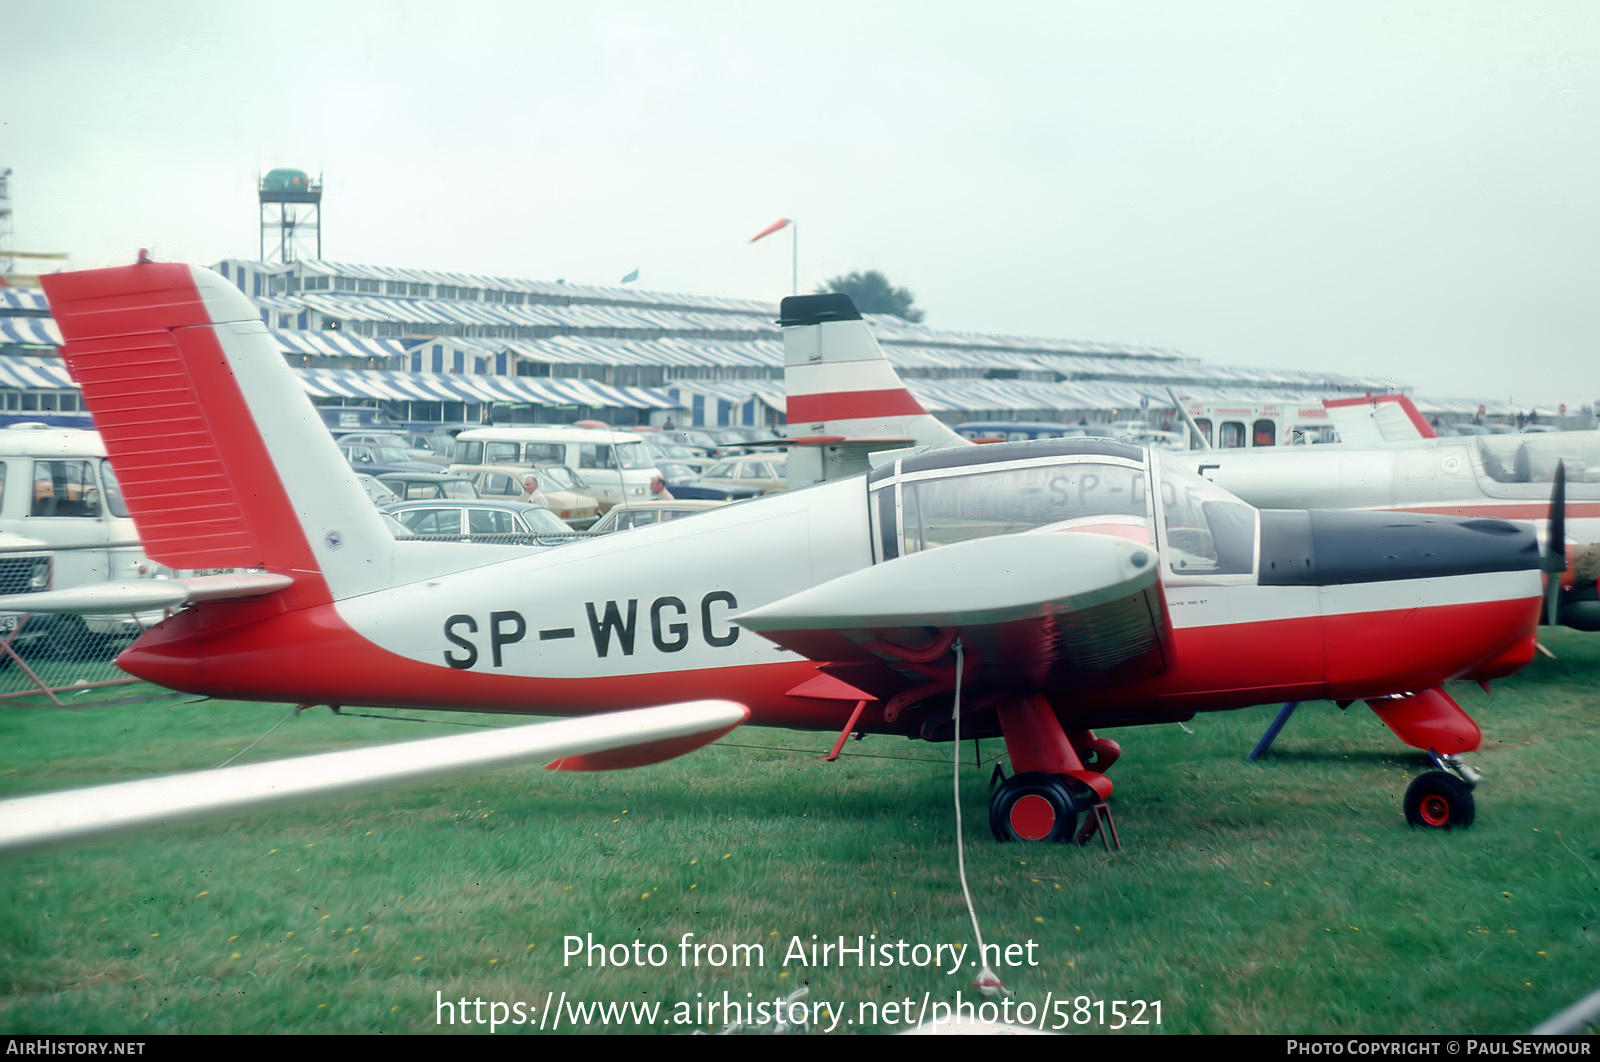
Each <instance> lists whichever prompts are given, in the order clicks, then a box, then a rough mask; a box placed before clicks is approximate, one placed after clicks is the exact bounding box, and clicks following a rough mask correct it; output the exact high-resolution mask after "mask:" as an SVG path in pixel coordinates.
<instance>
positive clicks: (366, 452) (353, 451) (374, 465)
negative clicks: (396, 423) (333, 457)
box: [339, 442, 439, 476]
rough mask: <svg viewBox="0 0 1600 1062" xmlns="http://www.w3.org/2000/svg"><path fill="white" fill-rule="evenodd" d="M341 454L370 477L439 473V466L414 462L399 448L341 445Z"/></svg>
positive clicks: (369, 444)
mask: <svg viewBox="0 0 1600 1062" xmlns="http://www.w3.org/2000/svg"><path fill="white" fill-rule="evenodd" d="M339 452H340V453H341V454H344V459H345V460H346V461H349V462H350V467H351V468H353V469H355V470H356V471H357V472H365V473H367V474H368V475H369V476H381V475H383V473H385V472H437V471H439V466H438V465H434V464H428V463H427V462H424V461H416V460H413V459H412V457H411V454H410V453H409V452H408V451H406V450H404V449H402V448H401V447H398V446H383V445H379V444H376V443H343V442H342V443H340V444H339Z"/></svg>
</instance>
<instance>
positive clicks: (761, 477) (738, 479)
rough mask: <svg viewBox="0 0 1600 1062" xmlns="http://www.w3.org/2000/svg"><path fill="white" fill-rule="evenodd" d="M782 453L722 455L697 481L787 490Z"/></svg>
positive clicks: (705, 484) (703, 484)
mask: <svg viewBox="0 0 1600 1062" xmlns="http://www.w3.org/2000/svg"><path fill="white" fill-rule="evenodd" d="M784 462H785V457H784V455H783V454H741V455H740V456H738V457H724V458H723V459H722V460H721V461H718V462H717V463H716V464H714V465H712V466H711V467H710V468H709V469H707V470H706V474H705V475H703V476H701V477H700V478H699V479H698V480H697V481H696V482H695V485H696V486H701V487H757V488H759V489H760V490H761V493H763V494H774V493H776V492H778V491H780V490H787V489H788V487H789V482H788V480H786V479H784V478H783V475H784Z"/></svg>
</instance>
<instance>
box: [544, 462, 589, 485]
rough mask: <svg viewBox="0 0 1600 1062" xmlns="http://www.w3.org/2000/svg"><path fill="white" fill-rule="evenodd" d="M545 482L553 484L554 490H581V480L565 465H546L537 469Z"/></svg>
mask: <svg viewBox="0 0 1600 1062" xmlns="http://www.w3.org/2000/svg"><path fill="white" fill-rule="evenodd" d="M539 475H540V476H542V477H543V481H544V483H545V484H547V485H548V484H554V486H555V489H556V490H582V489H583V488H584V486H585V484H584V482H583V480H581V479H579V478H578V476H577V474H576V473H575V472H573V471H572V469H570V468H568V467H567V466H566V465H547V466H545V467H543V468H541V469H539Z"/></svg>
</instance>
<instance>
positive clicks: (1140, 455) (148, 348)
mask: <svg viewBox="0 0 1600 1062" xmlns="http://www.w3.org/2000/svg"><path fill="white" fill-rule="evenodd" d="M45 286H46V292H47V295H48V297H49V300H50V304H51V307H52V310H53V312H54V315H55V319H56V321H57V322H58V323H59V324H60V327H61V330H62V332H63V334H64V335H65V337H66V345H65V347H64V348H63V356H64V357H65V359H66V361H67V363H68V365H69V367H70V369H71V371H72V373H73V375H74V376H75V378H76V379H77V380H78V381H79V383H80V384H81V386H82V388H83V394H84V398H85V401H86V402H87V403H88V406H89V408H90V410H91V411H92V412H93V414H94V417H95V421H96V424H97V426H98V427H99V429H100V431H101V433H102V435H103V437H104V439H105V442H106V446H107V449H108V452H109V454H110V456H111V461H112V463H113V465H114V466H115V468H116V470H117V474H118V477H119V479H120V481H121V484H122V487H123V490H124V492H125V495H126V501H127V504H128V507H129V508H130V509H131V511H132V513H133V516H134V519H135V520H136V521H137V523H138V527H139V531H140V535H141V538H142V540H143V543H144V545H145V548H146V551H147V552H148V554H149V555H150V556H151V557H153V558H155V559H157V560H159V561H160V562H161V563H163V564H165V565H168V566H169V567H171V568H174V569H234V570H243V571H242V572H241V573H240V574H234V575H213V576H207V577H203V578H198V579H192V580H178V579H174V580H170V581H141V582H135V583H129V584H121V585H118V586H114V587H108V588H97V590H96V591H95V592H94V593H93V594H92V595H89V597H92V599H89V598H88V597H83V596H79V592H77V591H62V592H60V593H48V592H47V594H32V595H28V598H29V599H28V600H27V601H20V600H18V599H15V598H13V599H0V609H18V608H24V607H27V608H32V609H34V610H36V611H37V610H40V609H41V608H42V607H43V608H53V609H57V610H61V611H73V610H81V611H85V612H89V611H93V612H105V611H108V610H109V609H113V608H132V607H139V608H150V607H152V606H153V605H155V604H162V605H166V606H170V607H176V606H179V605H182V604H187V607H183V608H180V609H179V610H178V611H176V612H175V613H173V614H172V615H171V616H170V617H169V618H167V619H165V620H164V621H163V622H161V623H160V624H159V625H157V626H155V627H154V628H152V629H151V630H149V631H148V632H146V633H145V634H144V635H142V636H141V637H140V638H139V639H138V640H137V641H136V642H135V643H134V644H133V645H132V646H131V647H130V648H129V649H127V650H126V651H124V652H123V653H122V654H121V656H120V657H119V658H118V664H119V666H121V667H122V668H124V669H125V670H126V671H128V672H130V673H132V674H134V675H136V676H139V677H142V678H145V679H148V680H150V681H152V682H155V683H159V684H161V685H163V686H167V687H170V688H173V689H176V690H183V691H187V692H191V693H196V694H205V695H211V696H215V697H222V698H234V699H246V700H261V701H276V702H294V703H301V704H328V705H333V706H344V705H376V706H390V707H404V708H428V709H447V710H449V709H454V710H466V711H477V712H484V711H488V712H506V713H529V714H540V715H589V714H594V713H607V712H614V711H620V710H623V709H634V708H638V707H640V706H648V705H662V704H668V703H671V702H679V701H688V700H701V699H705V698H718V699H721V700H724V701H731V702H735V703H736V704H737V705H740V706H743V707H742V710H740V711H739V713H738V716H737V717H736V718H734V719H733V720H732V721H731V722H729V721H727V720H723V721H722V722H718V723H715V724H712V723H706V724H704V725H702V726H700V727H699V728H698V729H697V730H694V732H693V733H692V734H689V735H687V736H679V737H676V738H673V739H670V740H667V741H658V742H652V743H649V744H647V745H645V746H643V747H641V746H639V745H638V744H634V745H632V746H630V747H628V748H625V749H623V750H620V751H613V752H601V753H594V754H584V755H579V756H575V757H570V758H568V759H566V760H564V761H561V762H560V763H559V764H552V766H557V765H559V766H564V767H567V768H579V769H585V768H602V767H613V766H628V765H633V764H637V763H642V762H656V761H658V760H661V759H665V758H668V757H669V756H671V755H677V754H680V753H682V752H685V751H687V750H688V749H689V748H692V747H696V746H697V745H699V744H703V743H704V742H705V741H707V740H710V739H712V738H713V737H715V736H717V734H719V733H722V732H725V731H726V730H727V729H730V728H731V726H732V725H737V722H738V720H739V718H743V719H747V720H748V722H749V723H751V724H754V725H761V726H777V727H792V728H802V729H810V730H821V731H829V732H837V733H838V735H839V738H838V743H837V744H836V746H835V750H834V753H835V755H837V752H838V749H839V747H840V746H842V744H843V743H844V741H845V739H846V738H847V737H848V736H849V735H850V734H852V733H855V734H898V735H904V736H907V737H912V738H922V739H927V740H933V741H939V740H948V739H950V738H951V736H952V732H953V725H952V723H953V721H952V705H953V704H957V705H959V711H960V713H961V732H962V734H963V736H972V737H985V736H990V737H993V736H999V737H1002V738H1003V739H1004V742H1005V745H1006V751H1007V753H1008V755H1009V757H1010V759H1011V765H1012V768H1013V770H1014V772H1015V773H1014V774H1013V775H1012V776H1011V777H1009V778H1007V779H1006V780H1005V781H1004V782H1003V783H1001V784H1000V785H999V786H998V787H996V788H995V789H994V791H993V793H992V796H991V802H990V825H991V827H992V829H993V832H994V833H995V835H996V836H997V837H999V838H1001V839H1009V840H1018V839H1021V840H1029V841H1043V840H1055V841H1060V840H1068V839H1072V838H1074V836H1075V835H1076V834H1077V830H1076V825H1077V821H1078V817H1079V815H1080V813H1081V812H1083V811H1085V810H1088V809H1089V808H1091V807H1094V806H1095V805H1101V804H1103V803H1104V801H1105V800H1106V798H1107V797H1108V796H1109V795H1110V793H1111V782H1110V780H1109V778H1108V777H1107V775H1106V771H1107V770H1108V769H1109V768H1110V767H1111V765H1112V764H1113V763H1114V762H1115V761H1116V759H1117V757H1118V755H1119V753H1120V750H1119V749H1118V747H1117V745H1116V744H1115V743H1114V742H1112V741H1110V740H1107V739H1105V738H1101V737H1097V736H1096V735H1095V728H1097V727H1106V726H1124V725H1130V724H1143V723H1160V722H1170V721H1181V720H1186V719H1189V718H1191V717H1192V716H1193V715H1194V714H1195V713H1197V712H1205V711H1216V710H1221V709H1228V708H1239V707H1245V706H1249V705H1256V704H1263V703H1268V702H1272V701H1281V700H1286V699H1312V698H1327V699H1333V700H1338V701H1342V702H1350V701H1354V700H1358V699H1364V700H1367V701H1368V702H1369V703H1370V704H1371V705H1372V707H1373V708H1374V710H1375V711H1376V712H1377V714H1378V715H1379V717H1380V718H1382V719H1383V721H1384V722H1385V723H1387V724H1388V725H1389V727H1390V728H1391V729H1393V730H1394V732H1395V733H1396V734H1397V735H1398V736H1399V737H1400V738H1401V740H1403V741H1405V742H1406V743H1407V744H1410V745H1413V746H1415V747H1417V748H1420V749H1425V750H1429V751H1430V752H1432V753H1433V754H1434V759H1435V762H1436V764H1437V765H1438V767H1439V769H1438V770H1434V771H1431V772H1429V773H1427V774H1424V775H1422V776H1421V778H1419V779H1418V780H1417V781H1416V782H1415V783H1413V785H1412V787H1411V789H1410V791H1409V792H1408V794H1407V797H1406V806H1407V812H1408V817H1409V818H1410V819H1411V820H1412V821H1413V822H1415V823H1419V824H1423V825H1428V826H1435V827H1445V826H1452V825H1463V824H1465V823H1467V822H1468V821H1470V819H1471V816H1472V814H1473V810H1472V809H1473V804H1472V796H1471V792H1470V789H1471V785H1472V783H1473V781H1475V779H1474V777H1473V772H1472V771H1471V769H1470V768H1467V767H1465V766H1464V765H1462V764H1461V763H1460V761H1459V759H1458V757H1459V755H1460V754H1461V753H1464V752H1468V751H1471V750H1472V749H1474V748H1476V747H1477V746H1478V743H1479V731H1478V728H1477V727H1476V726H1475V725H1474V724H1473V722H1472V720H1471V719H1470V718H1468V717H1467V715H1466V714H1465V713H1464V712H1463V711H1462V710H1461V708H1460V707H1459V706H1458V705H1457V704H1456V703H1455V702H1454V701H1453V700H1452V699H1451V698H1450V697H1449V695H1448V694H1446V693H1445V692H1444V691H1443V690H1442V689H1440V686H1441V685H1442V684H1443V683H1444V682H1446V681H1449V680H1452V679H1461V678H1467V679H1480V680H1485V681H1487V680H1489V679H1493V678H1498V677H1500V676H1503V675H1507V674H1510V673H1511V672H1513V671H1515V670H1516V669H1517V668H1519V667H1521V666H1522V665H1523V664H1525V663H1526V662H1527V661H1528V660H1529V659H1530V657H1531V655H1532V653H1533V651H1534V641H1533V638H1534V631H1535V626H1536V616H1537V611H1538V608H1539V601H1540V568H1541V563H1542V561H1541V557H1540V554H1539V550H1538V546H1537V543H1536V541H1535V537H1534V535H1533V534H1532V532H1531V531H1529V530H1527V529H1525V528H1518V527H1517V526H1515V525H1513V524H1509V523H1505V522H1502V521H1495V520H1473V519H1457V518H1450V517H1441V516H1414V515H1402V516H1395V515H1392V514H1365V513H1341V512H1307V511H1280V512H1261V511H1258V510H1256V509H1254V508H1252V507H1250V506H1248V505H1245V504H1244V503H1242V502H1240V501H1239V500H1237V499H1236V498H1233V497H1232V496H1230V495H1229V494H1227V493H1226V492H1225V491H1223V490H1221V489H1220V488H1218V487H1217V486H1215V485H1214V484H1211V483H1208V482H1207V481H1205V480H1204V479H1202V478H1200V477H1198V476H1195V475H1194V474H1192V473H1190V472H1187V471H1185V470H1183V469H1181V468H1177V467H1174V466H1172V465H1171V464H1169V463H1167V462H1166V461H1165V460H1163V459H1162V458H1160V457H1159V456H1157V455H1155V454H1152V453H1151V452H1149V451H1147V450H1143V449H1139V448H1136V447H1132V446H1128V445H1124V444H1120V443H1116V442H1112V441H1107V440H1082V439H1073V440H1054V441H1050V442H1034V443H1017V444H1004V445H994V446H983V447H966V448H962V449H952V450H947V451H942V452H934V453H923V454H916V455H910V456H904V457H900V458H898V459H895V460H893V461H891V462H889V463H887V464H884V465H882V466H881V467H879V468H877V469H875V470H873V471H872V472H871V473H870V474H867V475H862V476H857V477H853V478H850V479H844V480H839V481H835V482H828V483H823V484H819V485H817V486H815V487H812V488H809V489H804V490H795V491H790V492H787V493H783V494H777V495H772V496H768V497H764V498H761V499H758V500H755V501H752V502H749V503H743V504H739V505H734V506H728V507H726V508H722V509H718V510H714V511H711V512H707V513H705V514H702V515H699V516H696V517H695V518H694V519H693V520H681V521H673V522H671V523H667V524H662V525H658V526H654V527H648V528H642V529H637V530H633V531H629V532H628V533H626V534H618V535H610V536H605V537H602V538H598V539H593V540H587V541H581V542H577V543H574V544H569V545H561V546H558V547H553V548H546V549H525V548H518V549H507V548H500V547H489V546H483V545H476V544H471V543H427V542H407V541H404V540H396V539H395V538H394V537H393V536H392V535H391V534H390V532H389V531H388V530H387V529H386V527H385V525H384V523H383V521H382V520H381V519H380V517H379V515H378V513H377V512H376V510H375V509H374V508H373V506H372V505H371V504H370V503H369V502H368V501H367V499H366V497H365V495H364V494H363V493H362V491H361V489H360V487H359V486H358V485H357V482H356V479H355V474H354V472H353V471H352V470H351V469H350V467H349V465H348V464H347V463H346V462H345V461H343V460H342V459H341V458H340V455H339V454H338V452H337V450H336V449H335V448H334V444H333V441H332V439H331V438H330V436H329V435H328V433H327V431H326V430H325V429H324V428H323V427H322V424H321V422H320V421H319V420H318V418H317V416H316V414H315V412H314V410H313V408H312V406H311V403H310V402H309V400H308V399H307V398H306V396H305V395H304V394H303V393H302V392H301V390H300V388H299V387H298V386H297V384H296V382H295V380H294V378H293V376H292V374H291V373H290V370H289V369H288V367H287V365H286V364H285V363H284V361H283V359H282V357H281V356H280V355H279V353H278V351H277V349H276V347H275V345H274V344H273V342H272V341H271V339H270V338H269V336H268V333H267V331H266V329H265V327H264V326H263V325H262V323H261V321H260V319H259V317H258V315H257V311H256V310H255V308H254V307H253V306H252V305H251V304H250V303H249V302H248V300H246V299H245V297H244V296H243V295H242V294H241V293H240V292H239V291H238V290H236V289H235V288H233V287H232V286H231V285H229V284H228V283H227V282H226V281H225V280H223V279H221V278H220V277H218V276H216V275H215V274H212V273H210V272H208V271H206V270H204V269H199V268H194V267H189V266H183V265H173V264H155V263H142V264H139V265H135V266H129V267H122V268H114V269H106V270H96V271H89V272H83V273H72V274H61V275H57V276H52V277H46V278H45ZM782 315H783V317H782V325H783V328H784V332H785V339H786V342H787V343H789V344H790V345H791V346H792V347H793V348H794V349H800V350H805V349H811V350H824V349H857V348H860V347H862V345H863V344H870V345H871V346H872V347H873V348H875V347H876V344H875V342H874V341H873V339H872V337H871V335H870V333H869V332H868V330H867V328H866V325H865V324H864V323H863V322H862V321H861V319H860V317H859V315H857V314H856V313H855V310H854V308H853V307H852V306H851V305H850V303H849V300H848V299H847V298H845V297H843V296H798V297H792V298H787V299H785V300H784V301H783V309H782ZM891 371H892V370H891ZM905 398H906V399H909V395H907V396H905ZM827 401H828V399H826V396H824V398H823V402H824V404H826V402H827ZM837 401H844V402H848V401H850V400H849V399H848V398H844V399H838V400H837ZM896 401H900V399H896ZM958 674H959V675H960V676H961V681H960V685H959V689H958V688H957V675H958ZM594 725H595V727H596V728H598V729H600V730H604V729H606V728H607V727H608V726H609V725H610V724H609V723H607V722H606V718H605V717H602V718H601V719H599V720H595V721H594ZM691 729H693V728H691ZM225 773H227V772H211V777H213V778H215V777H217V776H218V775H219V774H225ZM1086 829H1087V827H1086Z"/></svg>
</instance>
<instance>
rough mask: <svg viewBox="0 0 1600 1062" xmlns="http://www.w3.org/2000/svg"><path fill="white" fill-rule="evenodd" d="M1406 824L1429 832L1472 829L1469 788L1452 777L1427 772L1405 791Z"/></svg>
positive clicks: (1470, 789) (1474, 806) (1473, 808)
mask: <svg viewBox="0 0 1600 1062" xmlns="http://www.w3.org/2000/svg"><path fill="white" fill-rule="evenodd" d="M1405 807H1406V821H1407V822H1409V823H1410V824H1411V825H1413V826H1420V827H1423V828H1425V829H1430V830H1452V829H1458V828H1459V829H1465V828H1466V827H1468V826H1471V825H1472V819H1473V815H1474V812H1475V811H1476V807H1477V806H1476V803H1475V802H1474V801H1473V799H1472V788H1471V787H1470V786H1468V785H1467V783H1465V782H1463V781H1462V780H1461V779H1459V778H1457V777H1456V776H1455V775H1453V774H1446V773H1445V772H1444V771H1429V772H1428V773H1427V774H1424V775H1420V776H1418V778H1417V779H1416V780H1415V781H1414V782H1412V783H1411V785H1410V786H1409V787H1407V789H1406V805H1405Z"/></svg>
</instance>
